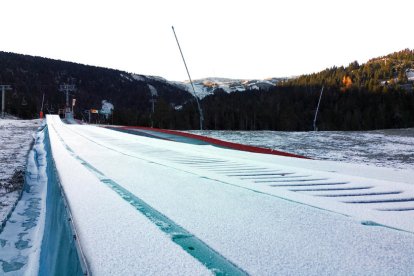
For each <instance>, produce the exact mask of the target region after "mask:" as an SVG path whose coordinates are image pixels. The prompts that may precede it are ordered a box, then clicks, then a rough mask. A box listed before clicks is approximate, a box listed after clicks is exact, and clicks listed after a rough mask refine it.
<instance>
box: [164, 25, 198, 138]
mask: <svg viewBox="0 0 414 276" xmlns="http://www.w3.org/2000/svg"><path fill="white" fill-rule="evenodd" d="M171 27H172V30H173V33H174V36H175V40H176V41H177V45H178V49H179V50H180V53H181V57H182V58H183V62H184V66H185V70H187V75H188V79H189V80H190V83H191V87H192V88H193V95H194V98H195V99H196V102H197V107H198V112H199V114H200V130H203V121H204V116H203V110H202V109H201V105H200V101H199V100H198V98H197V95H196V92H195V89H194V84H193V81H192V80H191V77H190V72H189V71H188V67H187V63H186V62H185V59H184V55H183V51H182V50H181V46H180V43H179V42H178V38H177V35H176V33H175V30H174V26H171Z"/></svg>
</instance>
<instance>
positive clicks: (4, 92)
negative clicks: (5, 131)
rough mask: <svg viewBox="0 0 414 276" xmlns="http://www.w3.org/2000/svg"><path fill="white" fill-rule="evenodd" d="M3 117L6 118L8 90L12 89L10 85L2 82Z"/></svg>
mask: <svg viewBox="0 0 414 276" xmlns="http://www.w3.org/2000/svg"><path fill="white" fill-rule="evenodd" d="M0 87H1V117H2V118H3V119H4V117H5V110H6V90H11V86H10V85H5V84H1V85H0Z"/></svg>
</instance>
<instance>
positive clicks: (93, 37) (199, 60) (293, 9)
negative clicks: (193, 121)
mask: <svg viewBox="0 0 414 276" xmlns="http://www.w3.org/2000/svg"><path fill="white" fill-rule="evenodd" d="M0 10H1V15H0V26H1V43H0V50H1V51H7V52H15V53H21V54H29V55H37V56H43V57H49V58H54V59H61V60H66V61H73V62H78V63H84V64H90V65H96V66H104V67H109V68H115V69H120V70H125V71H128V72H133V73H138V74H146V75H157V76H162V77H164V78H166V79H168V80H185V79H187V74H186V71H185V68H184V65H183V63H182V60H181V56H180V53H179V51H178V47H177V44H176V41H175V38H174V35H173V32H172V29H171V26H172V25H174V27H175V30H176V33H177V36H178V39H179V41H180V44H181V47H182V49H183V51H184V56H185V58H186V60H187V64H188V67H189V70H190V73H191V76H192V78H193V79H197V78H203V77H228V78H250V79H251V78H267V77H284V76H293V75H299V74H304V73H312V72H316V71H320V70H322V69H325V68H327V67H331V66H334V65H337V66H340V65H347V64H349V63H350V62H352V61H354V60H358V61H359V62H365V61H367V60H368V59H370V58H372V57H376V56H380V55H385V54H388V53H391V52H394V51H398V50H402V49H404V48H411V49H412V48H414V14H413V11H414V1H413V0H393V1H385V0H377V1H374V0H348V1H337V0H312V1H310V0H285V1H277V0H267V1H266V0H250V1H246V0H234V1H233V0H231V1H230V0H208V1H197V0H188V1H185V0H178V1H172V0H170V1H168V0H144V1H143V0H116V1H106V0H101V1H91V0H70V1H69V0H66V1H60V0H37V1H34V0H12V1H6V0H2V1H1V2H0Z"/></svg>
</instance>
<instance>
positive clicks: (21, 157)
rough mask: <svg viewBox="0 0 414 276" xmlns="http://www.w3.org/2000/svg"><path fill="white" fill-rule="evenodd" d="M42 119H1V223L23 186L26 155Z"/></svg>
mask: <svg viewBox="0 0 414 276" xmlns="http://www.w3.org/2000/svg"><path fill="white" fill-rule="evenodd" d="M39 125H40V120H16V119H13V118H9V119H0V223H1V222H2V221H3V220H4V219H5V217H6V216H7V214H8V213H9V212H10V209H11V207H12V206H13V204H14V203H15V202H16V200H17V199H18V197H19V194H20V191H21V189H22V187H23V174H24V169H25V166H26V157H27V154H28V152H29V149H30V146H31V144H32V142H33V135H34V133H35V131H36V128H37V127H38V126H39Z"/></svg>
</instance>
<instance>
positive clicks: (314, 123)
mask: <svg viewBox="0 0 414 276" xmlns="http://www.w3.org/2000/svg"><path fill="white" fill-rule="evenodd" d="M324 87H325V86H322V89H321V94H320V95H319V101H318V106H317V107H316V112H315V118H314V119H313V130H314V131H318V128H317V127H316V119H317V118H318V111H319V105H320V103H321V99H322V93H323V89H324Z"/></svg>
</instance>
